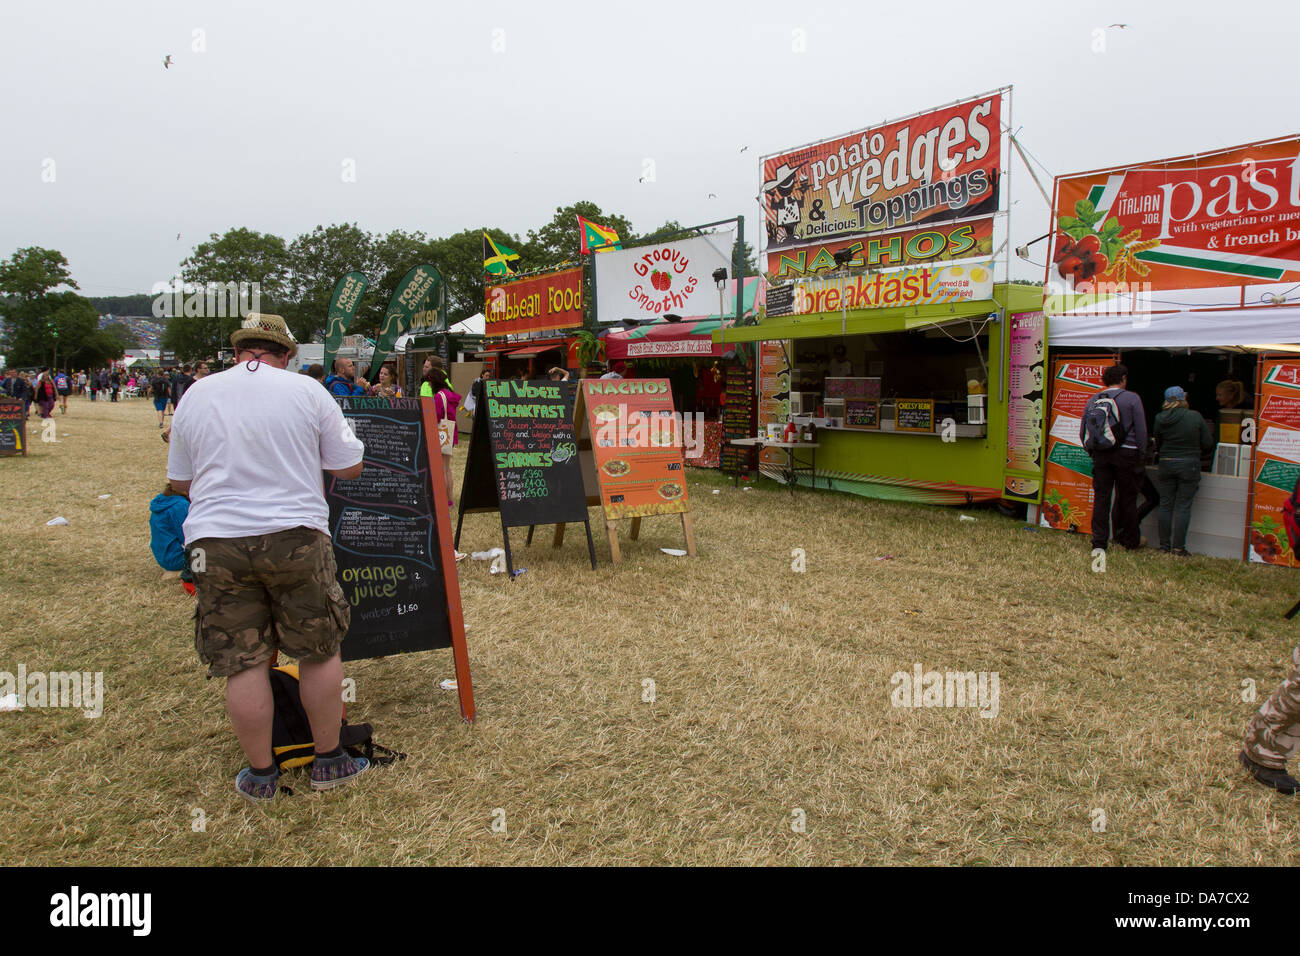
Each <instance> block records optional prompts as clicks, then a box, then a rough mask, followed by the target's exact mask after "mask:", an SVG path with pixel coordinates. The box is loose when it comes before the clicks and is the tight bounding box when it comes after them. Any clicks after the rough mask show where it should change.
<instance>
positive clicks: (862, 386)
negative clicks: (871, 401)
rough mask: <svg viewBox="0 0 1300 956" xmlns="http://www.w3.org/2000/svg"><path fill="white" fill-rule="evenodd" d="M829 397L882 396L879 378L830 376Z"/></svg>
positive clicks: (828, 380) (827, 394) (828, 381)
mask: <svg viewBox="0 0 1300 956" xmlns="http://www.w3.org/2000/svg"><path fill="white" fill-rule="evenodd" d="M826 397H827V398H875V399H878V398H880V379H879V378H828V379H826Z"/></svg>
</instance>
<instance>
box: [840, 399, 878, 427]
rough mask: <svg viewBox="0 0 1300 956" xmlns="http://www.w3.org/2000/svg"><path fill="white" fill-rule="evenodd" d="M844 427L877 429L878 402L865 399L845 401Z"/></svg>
mask: <svg viewBox="0 0 1300 956" xmlns="http://www.w3.org/2000/svg"><path fill="white" fill-rule="evenodd" d="M844 427H845V428H862V429H879V428H880V402H878V401H876V400H874V399H865V398H850V399H845V401H844Z"/></svg>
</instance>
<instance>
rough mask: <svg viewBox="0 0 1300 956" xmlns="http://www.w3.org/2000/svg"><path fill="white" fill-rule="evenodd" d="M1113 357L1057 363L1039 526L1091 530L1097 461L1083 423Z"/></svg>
mask: <svg viewBox="0 0 1300 956" xmlns="http://www.w3.org/2000/svg"><path fill="white" fill-rule="evenodd" d="M1114 364H1115V362H1114V359H1112V358H1110V357H1106V358H1099V359H1057V361H1056V364H1055V366H1054V370H1053V374H1052V424H1051V427H1050V429H1049V430H1048V435H1047V465H1046V467H1045V469H1044V471H1043V490H1044V495H1043V506H1042V508H1041V509H1039V518H1038V523H1039V525H1041V526H1042V527H1044V528H1056V529H1057V530H1060V531H1080V532H1083V533H1084V534H1090V533H1091V529H1092V508H1093V500H1092V458H1091V457H1089V455H1088V453H1087V452H1086V451H1084V450H1083V446H1082V445H1081V444H1080V443H1079V424H1080V422H1081V420H1082V417H1083V408H1084V406H1085V405H1086V404H1087V403H1088V399H1089V398H1091V397H1092V395H1093V394H1095V393H1096V392H1099V391H1101V389H1102V382H1101V373H1102V370H1103V369H1106V368H1108V367H1110V366H1111V365H1114Z"/></svg>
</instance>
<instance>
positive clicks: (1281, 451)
mask: <svg viewBox="0 0 1300 956" xmlns="http://www.w3.org/2000/svg"><path fill="white" fill-rule="evenodd" d="M1260 380H1261V385H1260V391H1259V416H1258V419H1259V424H1258V441H1257V443H1256V445H1255V457H1254V462H1253V468H1252V476H1251V481H1252V487H1251V507H1250V527H1249V528H1248V529H1247V531H1248V532H1249V534H1250V552H1249V555H1250V560H1251V561H1259V562H1263V563H1265V564H1280V565H1283V566H1285V567H1292V568H1294V567H1300V559H1297V558H1296V556H1295V554H1293V553H1292V551H1291V542H1290V540H1289V539H1288V537H1287V533H1286V526H1285V525H1284V524H1283V520H1282V507H1283V505H1285V504H1286V500H1287V499H1288V498H1289V497H1291V491H1292V489H1293V488H1295V486H1296V481H1297V479H1300V362H1296V361H1295V360H1294V359H1291V360H1281V361H1277V360H1270V361H1265V362H1263V363H1261V366H1260Z"/></svg>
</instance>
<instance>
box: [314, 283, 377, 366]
mask: <svg viewBox="0 0 1300 956" xmlns="http://www.w3.org/2000/svg"><path fill="white" fill-rule="evenodd" d="M369 284H370V283H369V281H368V280H367V279H366V277H365V275H364V274H363V273H360V272H349V273H348V274H347V275H345V276H343V277H342V278H341V279H339V281H338V282H336V283H335V284H334V295H333V296H332V297H331V298H330V310H329V321H328V324H327V325H326V326H325V328H326V332H325V374H326V375H328V374H329V373H330V372H331V371H333V365H334V359H335V357H337V356H338V353H339V346H340V345H341V344H342V343H343V336H345V335H347V334H348V326H350V325H351V324H352V320H353V318H355V317H356V314H357V303H359V302H360V301H361V297H362V296H363V295H365V292H366V286H367V285H369Z"/></svg>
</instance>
